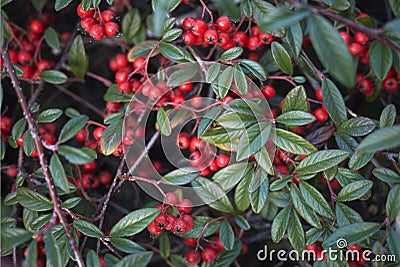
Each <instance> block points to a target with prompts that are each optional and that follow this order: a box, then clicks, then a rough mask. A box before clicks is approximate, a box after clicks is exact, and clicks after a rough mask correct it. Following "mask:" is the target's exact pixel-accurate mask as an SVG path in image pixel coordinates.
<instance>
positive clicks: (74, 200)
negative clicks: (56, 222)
mask: <svg viewBox="0 0 400 267" xmlns="http://www.w3.org/2000/svg"><path fill="white" fill-rule="evenodd" d="M81 200H82V198H80V197H71V198H68V199H67V200H65V201H64V202H63V203H62V207H63V208H66V209H72V208H74V207H75V206H76V205H78V204H79V203H80V202H81Z"/></svg>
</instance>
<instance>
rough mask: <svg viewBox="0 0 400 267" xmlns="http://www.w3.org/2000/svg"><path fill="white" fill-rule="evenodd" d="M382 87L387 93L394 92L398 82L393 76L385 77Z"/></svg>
mask: <svg viewBox="0 0 400 267" xmlns="http://www.w3.org/2000/svg"><path fill="white" fill-rule="evenodd" d="M382 87H383V88H384V89H385V90H386V91H387V92H389V93H394V92H396V91H397V87H398V82H397V79H395V78H386V79H384V80H383V82H382Z"/></svg>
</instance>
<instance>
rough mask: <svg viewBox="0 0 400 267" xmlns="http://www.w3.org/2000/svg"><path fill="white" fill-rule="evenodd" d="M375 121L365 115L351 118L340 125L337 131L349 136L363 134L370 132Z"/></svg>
mask: <svg viewBox="0 0 400 267" xmlns="http://www.w3.org/2000/svg"><path fill="white" fill-rule="evenodd" d="M374 128H375V123H374V122H373V121H372V120H371V119H369V118H365V117H356V118H351V119H349V120H347V121H345V122H343V124H341V125H340V127H339V129H338V130H339V131H340V132H343V133H345V134H348V135H351V136H363V135H366V134H369V133H370V132H372V131H373V130H374Z"/></svg>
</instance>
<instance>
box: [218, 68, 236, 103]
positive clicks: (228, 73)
mask: <svg viewBox="0 0 400 267" xmlns="http://www.w3.org/2000/svg"><path fill="white" fill-rule="evenodd" d="M234 71H235V69H234V68H232V67H227V68H226V69H225V70H224V71H222V73H221V75H220V76H219V77H218V83H217V85H218V90H219V91H218V92H217V93H218V96H219V97H220V98H221V99H223V98H224V97H225V96H226V95H227V94H228V92H229V89H230V88H231V85H232V80H233V73H234Z"/></svg>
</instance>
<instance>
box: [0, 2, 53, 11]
mask: <svg viewBox="0 0 400 267" xmlns="http://www.w3.org/2000/svg"><path fill="white" fill-rule="evenodd" d="M4 2H7V1H4ZM31 3H32V5H33V6H34V7H35V9H36V10H37V12H39V13H41V12H42V10H43V8H44V7H45V6H46V4H47V0H31ZM2 4H3V3H2Z"/></svg>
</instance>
